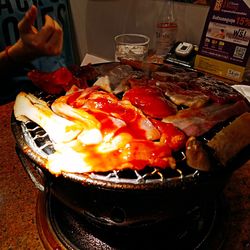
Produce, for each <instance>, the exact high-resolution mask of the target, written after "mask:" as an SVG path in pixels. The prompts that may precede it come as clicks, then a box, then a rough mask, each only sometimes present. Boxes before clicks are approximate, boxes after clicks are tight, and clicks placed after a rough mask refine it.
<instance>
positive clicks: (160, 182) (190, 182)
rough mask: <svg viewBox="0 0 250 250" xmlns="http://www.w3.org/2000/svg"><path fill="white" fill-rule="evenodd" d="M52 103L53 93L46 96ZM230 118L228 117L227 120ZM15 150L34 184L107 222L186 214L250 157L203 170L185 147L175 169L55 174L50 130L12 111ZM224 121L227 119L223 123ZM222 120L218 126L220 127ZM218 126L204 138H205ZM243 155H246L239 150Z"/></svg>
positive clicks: (213, 195) (124, 222) (218, 189)
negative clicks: (50, 164) (50, 167)
mask: <svg viewBox="0 0 250 250" xmlns="http://www.w3.org/2000/svg"><path fill="white" fill-rule="evenodd" d="M39 95H41V98H43V99H46V101H47V102H48V103H49V102H50V101H52V100H53V97H48V96H46V98H45V97H44V96H42V95H43V94H42V93H41V94H38V96H39ZM229 122H230V121H228V122H227V123H229ZM11 125H12V130H13V134H14V136H15V139H16V142H17V153H18V155H19V157H20V160H21V162H22V164H23V165H24V167H25V169H26V171H27V172H28V174H29V175H30V178H31V180H32V181H33V182H34V183H35V186H36V187H37V188H38V189H39V190H41V191H43V192H49V193H51V194H53V195H54V196H55V197H56V198H57V199H59V200H60V201H61V202H63V203H64V204H66V205H67V206H68V207H70V208H71V209H73V210H74V211H76V212H77V213H79V214H81V215H83V216H84V217H87V218H88V219H89V220H90V221H93V222H94V223H95V224H99V225H100V226H104V227H137V226H140V225H142V224H144V225H145V224H154V223H155V222H157V221H161V220H166V219H169V218H171V219H173V218H178V217H179V216H182V215H183V214H186V213H187V211H189V210H192V209H193V208H194V207H195V206H197V205H198V206H200V204H201V203H202V204H203V203H204V200H205V201H206V202H208V203H209V202H210V201H213V200H214V199H216V197H217V196H218V195H220V193H221V191H222V190H223V188H224V186H225V184H226V182H227V181H228V179H229V178H230V176H231V174H232V173H233V171H234V170H235V169H236V168H237V167H239V166H241V162H240V161H239V159H241V160H242V161H243V160H244V159H245V158H246V155H247V154H246V153H244V152H243V156H244V157H240V158H239V157H237V158H238V160H237V161H235V162H237V164H235V162H233V163H232V164H231V165H230V166H227V167H226V168H221V167H220V165H219V163H218V161H214V165H215V166H216V167H215V169H217V171H214V172H202V171H199V170H195V169H192V168H190V167H188V166H187V164H186V156H185V152H184V151H182V150H180V151H178V152H176V153H175V155H174V157H175V158H176V159H177V167H176V169H171V168H167V169H161V170H160V169H157V168H151V167H147V168H145V169H144V170H143V171H136V170H120V171H110V172H104V173H86V174H77V173H62V175H61V176H58V177H56V176H54V175H53V174H51V173H50V172H49V171H48V170H47V169H46V168H45V166H46V158H47V156H48V155H49V154H51V153H53V152H54V147H53V143H52V141H51V140H50V138H49V136H48V135H47V133H46V132H45V131H44V130H43V129H42V128H41V127H40V126H38V125H37V124H36V123H34V122H32V121H30V120H27V122H19V121H17V120H16V119H15V117H14V115H12V121H11ZM223 125H225V124H223ZM221 126H222V125H220V127H219V128H217V129H221ZM214 133H216V129H213V131H212V132H210V133H209V134H207V135H206V136H203V137H202V138H200V139H201V140H203V141H206V140H207V139H208V138H209V137H211V136H212V134H214ZM241 156H242V155H241Z"/></svg>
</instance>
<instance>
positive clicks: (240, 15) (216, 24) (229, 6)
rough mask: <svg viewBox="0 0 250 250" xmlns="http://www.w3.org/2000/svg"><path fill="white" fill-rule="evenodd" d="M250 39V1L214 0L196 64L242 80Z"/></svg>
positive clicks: (204, 69) (210, 71)
mask: <svg viewBox="0 0 250 250" xmlns="http://www.w3.org/2000/svg"><path fill="white" fill-rule="evenodd" d="M249 39H250V11H249V1H247V0H212V3H211V6H210V10H209V12H208V16H207V19H206V23H205V27H204V30H203V34H202V37H201V41H200V46H199V51H198V55H197V56H196V60H195V66H194V67H195V68H196V69H198V70H202V71H206V72H209V73H212V74H215V75H218V76H222V77H225V78H228V79H230V80H234V81H238V82H241V81H242V80H243V75H244V71H245V67H246V64H247V60H248V57H249V52H250V47H249Z"/></svg>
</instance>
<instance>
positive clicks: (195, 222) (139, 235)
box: [37, 193, 230, 250]
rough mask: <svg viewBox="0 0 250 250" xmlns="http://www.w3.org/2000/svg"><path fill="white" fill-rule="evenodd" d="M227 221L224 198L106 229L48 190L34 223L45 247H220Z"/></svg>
mask: <svg viewBox="0 0 250 250" xmlns="http://www.w3.org/2000/svg"><path fill="white" fill-rule="evenodd" d="M142 209H143V208H142ZM229 225H230V219H229V209H228V207H227V205H226V202H225V200H224V199H218V200H217V201H215V202H213V203H210V204H206V206H204V207H196V208H194V209H193V210H192V211H189V212H188V213H187V215H186V216H185V218H179V219H178V220H175V221H170V220H168V221H162V222H157V223H155V224H153V225H152V224H151V225H148V226H147V225H141V227H140V226H138V227H137V228H126V229H122V230H120V229H117V228H112V229H110V228H109V229H105V228H100V227H98V226H97V225H94V224H92V223H91V222H89V221H88V220H86V218H84V217H82V216H80V215H78V214H76V213H75V212H73V211H72V210H71V209H69V208H68V207H66V206H65V205H63V204H62V203H61V202H59V201H58V200H57V199H55V198H54V197H53V196H51V195H50V194H47V195H45V194H44V193H41V194H40V195H39V197H38V201H37V226H38V231H39V235H40V238H41V240H42V242H43V244H44V246H45V248H46V249H70V250H71V249H72V250H76V249H83V250H85V249H86V250H92V249H97V250H98V249H102V250H103V249H104V250H106V249H107V250H118V249H121V250H122V249H124V250H125V249H129V250H130V249H145V250H146V249H156V250H158V249H159V250H160V249H171V250H175V249H176V250H178V249H186V250H189V249H190V250H191V249H192V250H194V249H197V250H198V249H207V250H208V249H215V250H216V249H221V248H222V245H223V242H224V239H225V236H226V233H227V230H228V228H229Z"/></svg>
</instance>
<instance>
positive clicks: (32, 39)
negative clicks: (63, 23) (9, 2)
mask: <svg viewBox="0 0 250 250" xmlns="http://www.w3.org/2000/svg"><path fill="white" fill-rule="evenodd" d="M36 17H37V8H36V7H35V6H34V5H32V7H31V8H30V9H29V11H27V13H26V14H25V16H24V17H23V19H22V20H21V21H20V22H19V23H18V29H19V33H20V39H19V40H18V41H17V42H16V43H15V44H13V45H12V46H10V47H8V48H7V49H5V50H4V51H2V52H0V74H1V73H5V74H6V72H10V71H11V70H13V68H17V67H22V66H23V65H24V64H26V63H28V62H30V61H31V60H34V59H36V58H39V57H41V56H55V55H59V54H60V53H61V51H62V46H63V31H62V29H61V27H60V25H59V24H58V23H57V22H56V21H55V20H54V19H52V18H51V17H50V16H48V15H46V16H45V24H44V26H43V27H42V28H41V29H40V30H37V29H36V28H35V27H34V23H35V20H36Z"/></svg>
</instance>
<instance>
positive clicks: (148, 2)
mask: <svg viewBox="0 0 250 250" xmlns="http://www.w3.org/2000/svg"><path fill="white" fill-rule="evenodd" d="M70 3H71V11H72V17H73V23H74V29H75V37H76V46H77V51H78V52H79V55H78V56H79V60H80V61H81V60H82V59H83V58H84V56H85V54H86V53H89V54H92V55H95V56H98V57H102V58H104V59H107V60H114V36H116V35H118V34H120V33H141V34H145V35H147V36H149V37H150V39H151V42H150V48H154V45H155V27H156V20H157V18H158V16H159V14H160V11H161V9H162V8H163V3H164V0H81V1H78V0H70ZM208 10H209V5H208V4H207V3H206V2H195V3H190V2H182V1H174V11H175V16H176V19H177V23H178V33H177V40H180V41H187V42H190V43H193V44H197V45H198V44H199V42H200V38H201V35H202V31H203V27H204V24H205V21H206V17H207V13H208Z"/></svg>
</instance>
